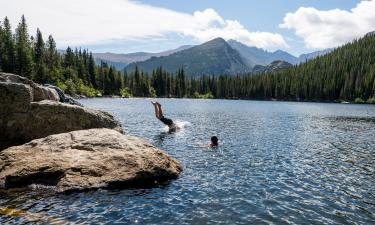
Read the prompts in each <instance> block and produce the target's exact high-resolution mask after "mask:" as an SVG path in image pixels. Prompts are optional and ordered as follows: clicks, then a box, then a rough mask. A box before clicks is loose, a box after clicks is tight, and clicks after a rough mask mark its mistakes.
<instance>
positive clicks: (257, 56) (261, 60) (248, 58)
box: [228, 40, 332, 68]
mask: <svg viewBox="0 0 375 225" xmlns="http://www.w3.org/2000/svg"><path fill="white" fill-rule="evenodd" d="M228 43H229V45H230V46H231V47H232V48H233V49H235V50H237V51H238V52H239V53H240V54H241V56H242V58H243V60H244V62H245V63H246V65H247V66H249V67H251V68H252V67H254V66H256V65H261V66H267V65H268V64H270V63H272V62H274V61H285V62H288V63H290V64H299V63H301V62H305V61H306V60H311V59H314V58H316V57H318V56H321V55H325V54H327V53H329V52H330V51H332V50H331V49H326V50H322V51H316V52H312V53H307V54H302V55H300V56H299V57H295V56H294V55H292V54H290V53H288V52H286V51H282V50H277V51H275V52H269V51H266V50H264V49H261V48H257V47H251V46H247V45H245V44H243V43H241V42H238V41H235V40H229V41H228Z"/></svg>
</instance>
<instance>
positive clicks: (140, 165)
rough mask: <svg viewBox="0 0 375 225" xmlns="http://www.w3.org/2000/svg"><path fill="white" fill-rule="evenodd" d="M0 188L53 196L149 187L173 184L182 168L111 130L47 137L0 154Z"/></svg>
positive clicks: (144, 143) (75, 132)
mask: <svg viewBox="0 0 375 225" xmlns="http://www.w3.org/2000/svg"><path fill="white" fill-rule="evenodd" d="M0 159H1V160H0V187H1V188H16V187H25V186H29V185H34V184H36V185H38V186H43V185H47V186H53V187H54V189H55V190H56V191H57V192H66V191H80V190H87V189H93V188H127V187H134V186H136V187H142V186H149V185H151V184H155V183H158V182H162V181H166V180H169V179H173V178H176V177H177V176H178V175H179V174H180V172H181V170H182V169H181V166H180V164H179V163H178V162H177V161H176V160H175V159H173V158H171V157H170V156H168V155H167V154H165V153H164V152H163V151H161V150H159V149H157V148H155V147H154V146H152V145H151V144H149V143H147V142H146V141H144V140H142V139H140V138H136V137H132V136H127V135H123V134H121V133H119V132H117V131H115V130H110V129H90V130H80V131H73V132H69V133H63V134H57V135H51V136H48V137H45V138H42V139H36V140H33V141H31V142H29V143H27V144H24V145H21V146H14V147H10V148H8V149H5V150H3V151H2V152H0Z"/></svg>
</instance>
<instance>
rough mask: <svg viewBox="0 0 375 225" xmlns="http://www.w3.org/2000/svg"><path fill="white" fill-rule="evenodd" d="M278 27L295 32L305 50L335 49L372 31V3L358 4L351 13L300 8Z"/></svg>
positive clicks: (374, 22)
mask: <svg viewBox="0 0 375 225" xmlns="http://www.w3.org/2000/svg"><path fill="white" fill-rule="evenodd" d="M280 27H282V28H287V29H293V30H295V33H296V35H298V36H300V37H302V38H303V39H304V41H305V44H306V47H308V48H330V47H336V46H339V45H342V44H344V43H346V42H349V41H351V40H353V39H355V38H358V37H362V36H363V35H365V34H366V33H368V32H370V31H374V30H375V1H361V2H359V3H358V4H357V6H356V7H355V8H353V9H351V10H350V11H346V10H340V9H333V10H328V11H320V10H317V9H315V8H305V7H301V8H299V9H298V10H297V11H296V12H294V13H288V14H287V15H286V16H285V17H284V22H283V24H281V25H280Z"/></svg>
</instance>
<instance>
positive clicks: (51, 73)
mask: <svg viewBox="0 0 375 225" xmlns="http://www.w3.org/2000/svg"><path fill="white" fill-rule="evenodd" d="M0 71H3V72H9V73H15V74H19V75H21V76H25V77H27V78H30V79H32V80H33V81H35V82H38V83H42V84H44V83H49V84H54V85H57V86H58V87H60V88H61V89H63V90H64V91H65V92H67V93H69V94H82V95H86V96H101V95H121V96H124V97H130V96H135V97H178V98H182V97H193V98H230V99H259V100H272V99H276V100H291V101H355V102H358V103H362V102H368V103H375V35H371V34H369V35H366V36H365V37H363V38H361V39H359V40H354V41H353V42H351V43H348V44H346V45H344V46H343V47H339V48H337V49H335V50H334V51H332V52H331V53H329V54H327V55H324V56H320V57H317V58H316V59H313V60H310V61H307V62H305V63H302V64H300V65H297V66H293V67H291V68H288V69H285V70H282V71H275V72H270V73H262V74H244V75H237V76H230V75H221V76H202V77H195V78H193V77H191V78H190V77H189V75H188V74H185V72H184V70H183V69H180V70H178V71H176V72H175V73H168V72H166V71H165V70H163V68H161V67H159V68H155V70H154V71H153V72H152V73H150V74H148V73H144V72H142V71H139V69H138V68H135V70H134V71H117V70H116V69H115V68H114V67H110V66H108V65H107V64H106V63H103V62H102V63H101V64H100V65H96V64H95V59H94V58H93V56H92V53H91V52H89V51H88V50H87V49H83V50H82V49H72V48H70V47H68V48H67V49H66V50H65V51H63V52H61V51H58V50H57V49H56V43H55V41H54V39H53V37H52V36H51V35H49V36H48V37H47V39H44V37H43V35H42V32H41V31H40V30H39V29H38V30H37V31H36V34H35V36H30V34H29V31H28V28H27V23H26V20H25V17H22V18H21V21H20V22H19V24H18V25H17V27H16V29H15V32H12V27H11V24H10V22H9V20H8V18H5V19H4V20H3V21H1V22H0Z"/></svg>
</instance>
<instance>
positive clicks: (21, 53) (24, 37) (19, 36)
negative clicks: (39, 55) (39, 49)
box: [15, 16, 33, 78]
mask: <svg viewBox="0 0 375 225" xmlns="http://www.w3.org/2000/svg"><path fill="white" fill-rule="evenodd" d="M31 53H32V51H31V46H30V40H29V34H28V31H27V24H26V19H25V17H24V16H22V18H21V22H20V23H19V24H18V27H17V29H16V61H15V62H16V63H15V64H16V73H17V74H19V75H21V76H25V77H28V78H32V74H33V57H32V54H31Z"/></svg>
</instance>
